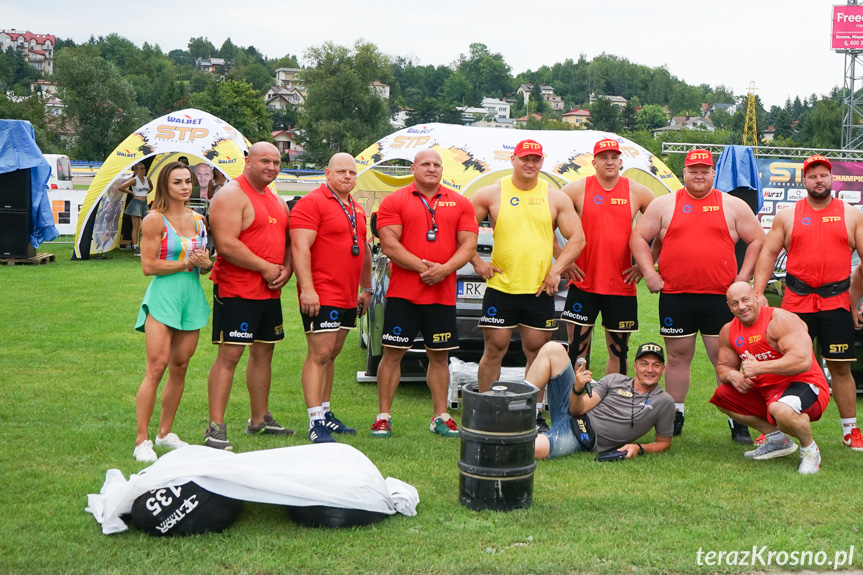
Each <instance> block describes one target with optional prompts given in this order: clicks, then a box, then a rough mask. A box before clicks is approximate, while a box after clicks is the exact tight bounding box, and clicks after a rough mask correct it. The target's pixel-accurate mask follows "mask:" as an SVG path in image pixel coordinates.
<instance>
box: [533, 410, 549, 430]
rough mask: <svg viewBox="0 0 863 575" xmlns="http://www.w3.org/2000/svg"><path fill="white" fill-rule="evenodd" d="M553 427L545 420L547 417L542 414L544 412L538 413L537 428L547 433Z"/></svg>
mask: <svg viewBox="0 0 863 575" xmlns="http://www.w3.org/2000/svg"><path fill="white" fill-rule="evenodd" d="M549 429H551V428H550V427H549V426H548V423H547V422H546V421H545V418H544V417H543V416H542V412H539V413H537V414H536V430H537V431H538V432H540V433H545V432H546V431H548V430H549Z"/></svg>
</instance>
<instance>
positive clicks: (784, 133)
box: [773, 108, 794, 138]
mask: <svg viewBox="0 0 863 575" xmlns="http://www.w3.org/2000/svg"><path fill="white" fill-rule="evenodd" d="M773 127H774V128H775V130H776V132H775V134H774V135H775V136H776V137H782V138H791V137H793V136H794V129H793V128H792V127H791V114H789V113H788V110H784V109H782V108H780V109H779V111H778V112H777V113H776V117H775V118H774V119H773Z"/></svg>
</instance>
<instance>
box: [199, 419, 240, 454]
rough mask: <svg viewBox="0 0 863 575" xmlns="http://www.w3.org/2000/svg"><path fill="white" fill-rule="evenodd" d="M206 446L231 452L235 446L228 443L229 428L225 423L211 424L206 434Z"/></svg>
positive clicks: (213, 422)
mask: <svg viewBox="0 0 863 575" xmlns="http://www.w3.org/2000/svg"><path fill="white" fill-rule="evenodd" d="M204 445H206V446H207V447H212V448H213V449H224V450H225V451H231V450H233V449H234V446H233V445H231V442H230V441H228V426H227V424H225V423H221V424H219V423H216V422H215V421H211V422H210V426H209V427H208V428H207V431H205V432H204Z"/></svg>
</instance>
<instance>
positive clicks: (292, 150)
mask: <svg viewBox="0 0 863 575" xmlns="http://www.w3.org/2000/svg"><path fill="white" fill-rule="evenodd" d="M270 135H271V136H272V137H273V143H274V144H275V145H276V147H277V148H278V149H279V153H280V154H289V155H290V156H291V161H294V159H295V157H296V156H299V155H300V154H301V153H302V152H304V151H305V148H303V145H302V144H301V143H300V141H299V140H298V139H297V131H296V130H276V131H275V132H273V133H272V134H270Z"/></svg>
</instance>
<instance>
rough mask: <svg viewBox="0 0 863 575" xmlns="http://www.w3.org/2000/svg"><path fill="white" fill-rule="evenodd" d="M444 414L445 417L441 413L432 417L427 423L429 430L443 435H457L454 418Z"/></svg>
mask: <svg viewBox="0 0 863 575" xmlns="http://www.w3.org/2000/svg"><path fill="white" fill-rule="evenodd" d="M445 415H446V419H444V416H443V415H438V416H437V417H435V418H434V419H432V420H431V423H430V424H429V431H431V432H432V433H437V434H438V435H443V436H444V437H458V426H457V425H456V424H455V420H454V419H453V418H452V417H450V416H449V415H447V414H445Z"/></svg>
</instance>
